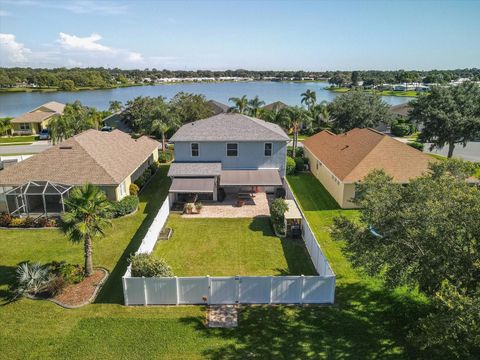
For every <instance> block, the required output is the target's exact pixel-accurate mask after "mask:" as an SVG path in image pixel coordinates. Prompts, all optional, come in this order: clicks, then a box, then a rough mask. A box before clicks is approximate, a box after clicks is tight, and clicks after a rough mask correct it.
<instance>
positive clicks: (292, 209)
mask: <svg viewBox="0 0 480 360" xmlns="http://www.w3.org/2000/svg"><path fill="white" fill-rule="evenodd" d="M285 202H286V203H287V205H288V210H287V211H286V212H285V215H284V216H285V219H287V220H288V219H290V220H291V219H301V218H302V214H301V213H300V210H299V209H298V206H297V204H296V203H295V201H293V200H285Z"/></svg>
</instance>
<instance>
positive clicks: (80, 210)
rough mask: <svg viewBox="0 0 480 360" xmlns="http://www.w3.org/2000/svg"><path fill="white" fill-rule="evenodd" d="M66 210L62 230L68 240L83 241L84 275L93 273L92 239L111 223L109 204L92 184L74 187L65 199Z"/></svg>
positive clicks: (100, 234) (103, 194) (102, 232)
mask: <svg viewBox="0 0 480 360" xmlns="http://www.w3.org/2000/svg"><path fill="white" fill-rule="evenodd" d="M65 205H66V207H67V211H66V212H65V214H63V216H62V225H61V229H62V231H63V232H64V233H65V234H66V235H67V237H68V238H69V239H70V241H72V242H74V243H78V242H81V241H83V249H84V250H83V255H84V258H85V276H90V275H92V273H93V263H92V240H93V239H94V238H96V237H98V236H104V235H105V233H104V229H105V228H106V227H107V226H109V225H111V222H110V220H109V218H108V212H109V211H110V209H111V204H110V202H109V201H108V199H107V197H106V195H105V193H104V192H103V191H102V190H100V189H99V188H98V187H96V186H93V185H92V184H86V185H83V186H81V187H76V188H74V189H73V190H72V191H71V192H70V196H69V198H68V199H66V200H65Z"/></svg>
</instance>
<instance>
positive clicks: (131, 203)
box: [111, 195, 139, 218]
mask: <svg viewBox="0 0 480 360" xmlns="http://www.w3.org/2000/svg"><path fill="white" fill-rule="evenodd" d="M138 203H139V200H138V196H137V195H128V196H125V197H124V198H123V199H122V200H120V201H112V203H111V204H112V210H111V215H112V217H114V218H116V217H120V216H125V215H127V214H131V213H132V212H134V211H135V210H137V208H138Z"/></svg>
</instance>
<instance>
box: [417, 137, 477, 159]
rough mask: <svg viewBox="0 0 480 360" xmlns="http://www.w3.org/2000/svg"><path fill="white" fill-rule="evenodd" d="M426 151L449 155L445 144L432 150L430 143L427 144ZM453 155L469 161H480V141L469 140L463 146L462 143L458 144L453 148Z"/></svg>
mask: <svg viewBox="0 0 480 360" xmlns="http://www.w3.org/2000/svg"><path fill="white" fill-rule="evenodd" d="M424 152H426V153H430V154H438V155H443V156H447V154H448V147H447V146H444V147H443V148H441V149H433V150H432V151H430V144H425V150H424ZM453 157H459V158H461V159H463V160H468V161H480V141H471V142H468V143H467V146H465V147H463V146H462V144H456V145H455V149H454V150H453Z"/></svg>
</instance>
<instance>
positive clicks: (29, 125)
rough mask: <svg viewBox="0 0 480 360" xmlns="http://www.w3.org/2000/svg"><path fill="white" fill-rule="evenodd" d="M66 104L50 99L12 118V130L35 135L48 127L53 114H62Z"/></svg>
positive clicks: (20, 133) (21, 133)
mask: <svg viewBox="0 0 480 360" xmlns="http://www.w3.org/2000/svg"><path fill="white" fill-rule="evenodd" d="M64 108H65V104H61V103H58V102H56V101H50V102H48V103H46V104H43V105H40V106H39V107H37V108H35V109H33V110H32V111H29V112H27V113H25V114H22V115H20V116H17V117H16V118H15V119H12V121H11V124H12V130H13V133H14V134H17V135H35V134H38V133H39V132H40V131H42V129H46V128H47V125H48V122H49V121H50V119H51V118H52V117H53V116H56V115H62V114H63V109H64Z"/></svg>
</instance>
